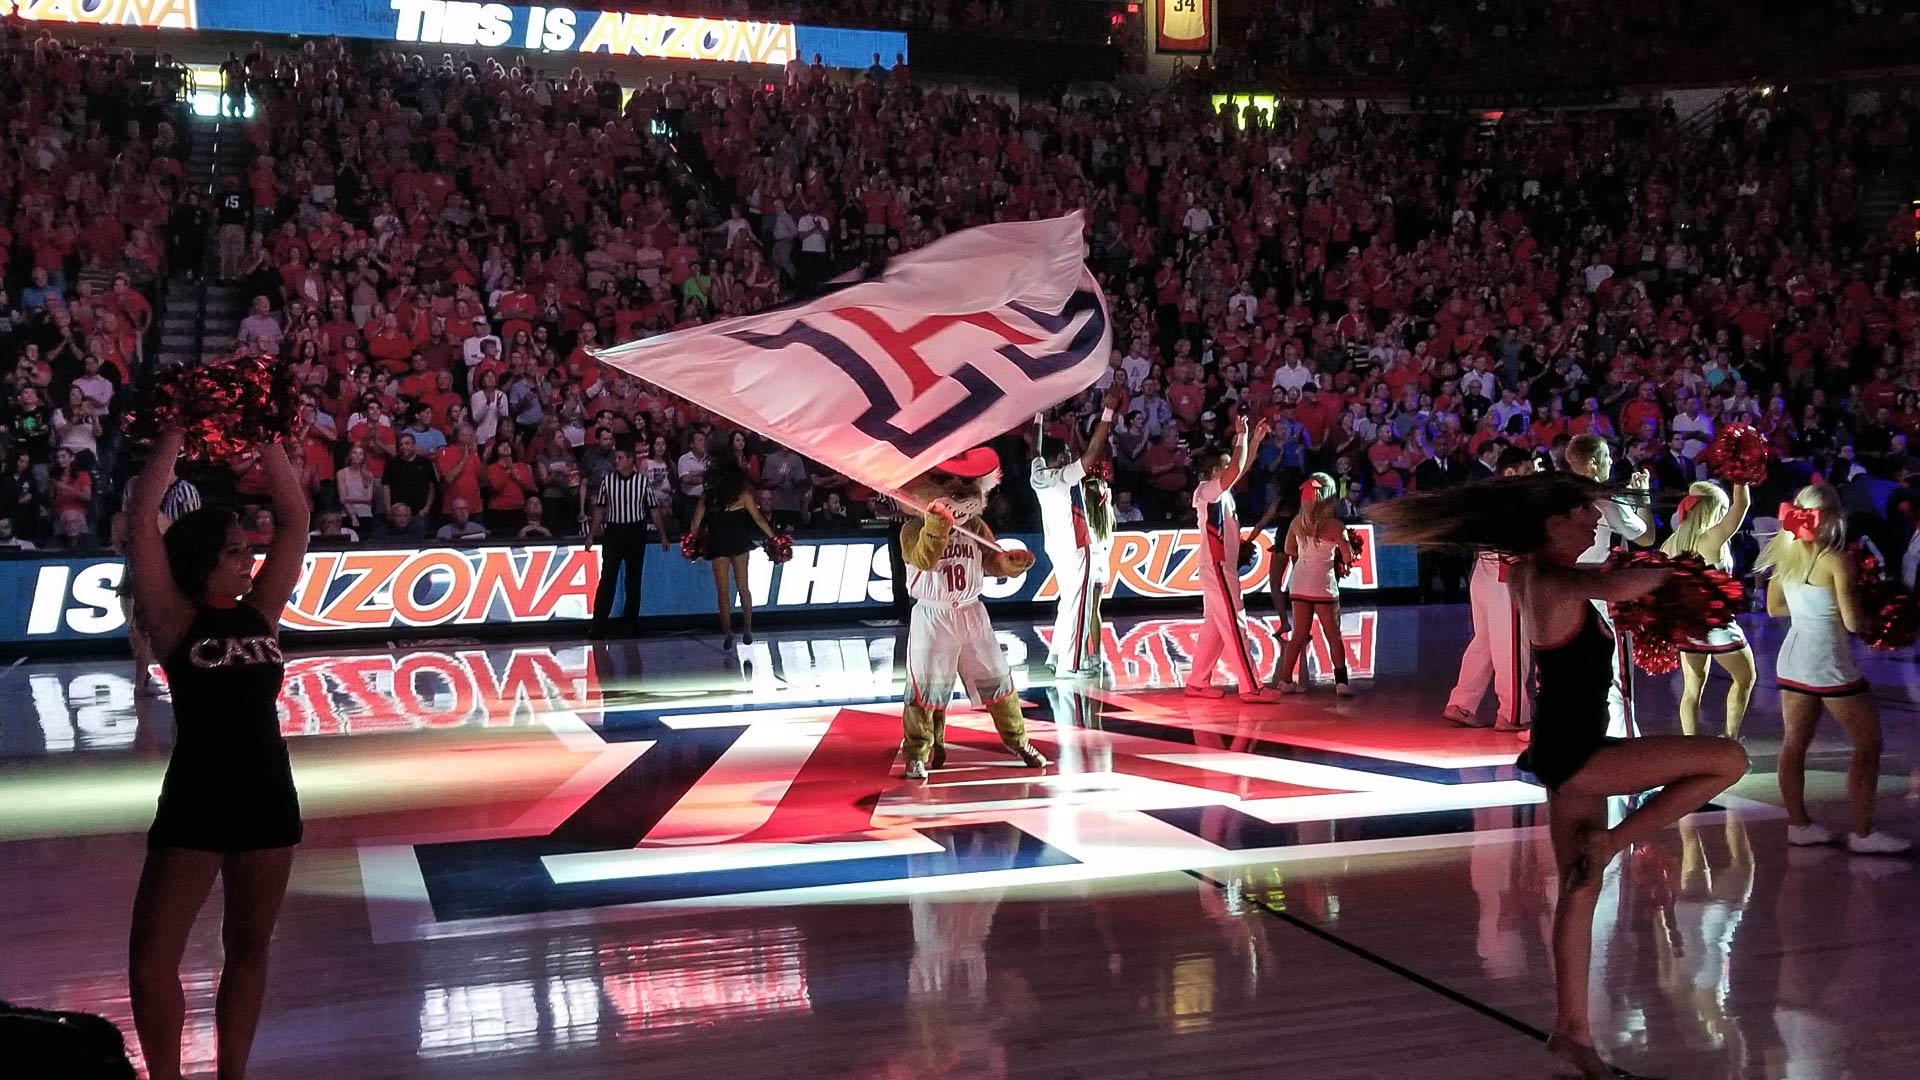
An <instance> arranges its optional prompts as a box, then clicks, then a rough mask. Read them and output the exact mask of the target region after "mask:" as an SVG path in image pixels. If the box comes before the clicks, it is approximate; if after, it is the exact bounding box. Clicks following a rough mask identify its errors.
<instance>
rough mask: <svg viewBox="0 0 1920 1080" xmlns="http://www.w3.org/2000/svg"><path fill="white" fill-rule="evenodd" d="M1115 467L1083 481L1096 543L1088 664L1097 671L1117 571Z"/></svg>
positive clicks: (1089, 577) (1090, 529) (1089, 529)
mask: <svg viewBox="0 0 1920 1080" xmlns="http://www.w3.org/2000/svg"><path fill="white" fill-rule="evenodd" d="M1109 475H1111V469H1110V468H1109V469H1108V470H1107V472H1106V473H1105V474H1103V475H1100V476H1089V477H1087V478H1086V479H1085V480H1082V481H1080V491H1081V493H1082V494H1083V495H1084V496H1085V497H1086V500H1087V532H1088V533H1090V534H1091V535H1092V537H1093V545H1092V546H1091V547H1089V548H1088V549H1087V551H1088V554H1089V556H1090V559H1089V561H1090V562H1091V563H1092V572H1091V573H1089V574H1088V575H1087V580H1088V581H1089V582H1091V583H1092V584H1091V585H1090V586H1089V587H1088V589H1087V634H1086V645H1085V648H1086V652H1087V664H1088V665H1090V666H1091V667H1092V669H1093V671H1094V672H1095V673H1096V674H1097V673H1098V672H1099V671H1100V663H1101V647H1100V643H1101V638H1102V636H1103V631H1102V629H1101V619H1100V598H1101V597H1103V596H1105V595H1106V593H1107V583H1108V579H1109V578H1110V577H1111V576H1112V572H1113V524H1114V522H1113V487H1112V485H1110V484H1108V483H1107V477H1108V476H1109Z"/></svg>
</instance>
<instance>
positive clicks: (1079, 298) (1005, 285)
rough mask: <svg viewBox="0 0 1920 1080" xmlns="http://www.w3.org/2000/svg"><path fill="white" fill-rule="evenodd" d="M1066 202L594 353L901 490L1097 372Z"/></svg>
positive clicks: (1095, 295) (1092, 307)
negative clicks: (799, 294)
mask: <svg viewBox="0 0 1920 1080" xmlns="http://www.w3.org/2000/svg"><path fill="white" fill-rule="evenodd" d="M1084 252H1085V245H1084V243H1083V242H1082V240H1081V218H1080V215H1078V214H1073V215H1069V216H1067V217H1061V218H1053V219H1051V220H1048V221H1028V222H1009V223H1003V224H995V225H982V226H980V227H978V228H974V229H967V230H965V231H963V232H958V233H955V234H953V235H952V236H949V237H946V238H944V239H942V240H939V241H937V242H936V243H933V244H931V245H929V246H927V247H926V248H924V249H922V250H920V251H917V252H914V253H912V254H909V255H904V256H901V257H900V258H897V259H895V260H893V261H892V262H890V263H889V264H888V266H887V269H886V271H885V273H883V274H882V275H881V276H880V277H879V278H877V279H875V280H872V281H865V282H861V283H860V284H857V285H850V286H848V287H846V288H843V289H840V290H838V291H836V292H832V293H829V294H827V295H825V296H821V297H817V298H815V299H813V300H809V301H805V302H802V303H798V304H792V305H789V306H786V307H783V308H779V309H776V310H774V311H768V312H763V313H761V314H758V315H749V316H745V317H743V318H738V319H731V320H728V321H726V322H723V323H715V324H713V325H710V326H702V327H695V328H693V329H689V330H681V331H678V332H675V333H671V334H663V335H661V336H659V337H654V338H647V339H645V340H642V341H636V342H633V343H630V344H627V345H620V346H617V347H615V348H611V349H607V350H604V351H602V352H600V353H599V354H598V357H599V359H600V360H601V361H603V362H605V363H608V364H611V365H613V366H614V367H616V368H619V369H620V370H622V371H625V372H627V373H629V374H632V375H636V376H638V377H640V378H642V379H645V380H647V381H648V382H651V383H654V384H655V385H657V386H661V387H664V388H665V389H667V390H670V391H672V392H673V393H676V394H679V395H681V396H682V397H685V398H687V399H688V400H690V401H692V402H694V403H696V404H698V405H700V406H701V407H702V408H705V409H708V410H710V411H712V412H714V413H717V414H719V415H721V416H724V417H726V418H727V419H729V420H732V421H733V422H735V423H738V424H742V425H744V426H746V427H748V428H750V429H751V430H754V431H758V432H760V433H761V434H763V435H766V436H768V437H769V438H772V439H773V440H775V441H776V442H781V443H785V444H786V445H788V446H791V447H793V448H794V449H796V450H798V451H800V452H801V453H803V454H806V455H808V456H809V457H812V458H814V459H815V460H818V461H820V462H822V463H824V464H826V465H827V466H829V467H831V468H834V469H837V470H839V471H840V472H843V473H845V474H846V475H848V476H850V477H852V478H853V479H855V480H857V481H859V482H860V483H862V484H865V485H867V486H869V487H872V488H875V489H877V490H881V491H898V490H899V489H900V488H901V487H902V486H903V485H905V484H906V483H907V482H908V481H909V480H912V479H913V478H914V477H916V476H919V475H920V474H921V473H923V472H925V471H926V470H927V469H928V468H930V467H931V466H933V465H934V464H936V463H938V462H940V461H943V460H945V459H946V458H949V457H951V456H953V455H954V454H957V453H959V452H960V451H962V450H965V449H967V448H968V447H971V446H976V445H979V444H980V443H983V442H985V441H987V440H988V439H991V438H994V437H995V436H997V435H1000V434H1001V433H1003V432H1005V431H1008V430H1010V429H1012V428H1014V427H1017V426H1019V425H1020V424H1021V423H1023V422H1025V421H1027V420H1028V419H1030V418H1031V417H1032V416H1033V414H1034V413H1035V412H1037V411H1040V410H1042V409H1046V408H1049V407H1051V406H1053V405H1056V404H1058V403H1060V402H1061V401H1064V400H1066V399H1067V398H1069V397H1072V396H1073V395H1074V394H1077V393H1079V392H1080V391H1082V390H1085V389H1086V388H1087V387H1089V386H1091V385H1093V382H1094V380H1095V379H1097V378H1099V376H1100V373H1101V372H1102V371H1104V370H1106V367H1107V356H1108V353H1109V351H1110V350H1111V348H1112V340H1113V335H1112V329H1111V327H1110V325H1109V322H1108V317H1107V302H1106V299H1105V297H1103V296H1101V295H1100V287H1099V285H1098V284H1096V283H1095V282H1094V280H1093V275H1092V274H1091V273H1090V272H1088V270H1087V268H1086V265H1085V262H1084Z"/></svg>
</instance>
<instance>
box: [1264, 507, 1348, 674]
mask: <svg viewBox="0 0 1920 1080" xmlns="http://www.w3.org/2000/svg"><path fill="white" fill-rule="evenodd" d="M1335 495H1336V490H1335V488H1334V483H1333V477H1331V476H1328V475H1327V474H1326V473H1314V474H1313V475H1312V476H1310V477H1308V478H1307V482H1306V483H1304V484H1301V485H1300V512H1299V513H1298V514H1296V515H1295V516H1294V519H1293V524H1292V525H1291V526H1289V527H1288V529H1287V539H1286V542H1285V545H1284V547H1283V549H1282V551H1283V554H1282V557H1283V558H1285V559H1286V560H1287V563H1288V564H1289V565H1290V566H1291V567H1292V569H1293V576H1292V577H1291V578H1290V579H1289V581H1288V584H1287V594H1288V597H1289V599H1290V600H1291V603H1292V607H1293V632H1292V633H1290V634H1288V635H1287V647H1286V649H1285V650H1284V651H1282V652H1281V654H1280V670H1279V671H1277V672H1275V673H1274V680H1275V681H1276V682H1277V683H1279V687H1280V691H1281V692H1282V693H1286V694H1298V693H1300V692H1302V691H1303V690H1305V689H1306V685H1305V684H1306V680H1305V677H1304V675H1302V676H1301V677H1299V678H1298V679H1296V678H1295V674H1294V672H1295V668H1296V665H1299V664H1300V663H1301V660H1302V658H1303V656H1304V655H1305V653H1306V650H1307V643H1308V642H1310V641H1311V640H1313V624H1314V621H1315V620H1318V621H1319V623H1320V630H1321V632H1322V633H1323V634H1325V635H1326V639H1327V650H1328V652H1329V653H1330V654H1331V655H1332V657H1333V689H1334V692H1335V693H1337V694H1339V695H1340V696H1341V697H1352V696H1353V687H1351V686H1349V685H1348V683H1347V647H1346V642H1345V641H1343V640H1342V639H1341V637H1340V577H1341V575H1342V574H1344V573H1345V572H1346V569H1347V567H1349V566H1351V565H1353V557H1354V556H1353V545H1352V543H1351V542H1349V541H1348V539H1347V529H1346V526H1345V525H1343V524H1342V523H1341V521H1340V519H1339V518H1338V517H1336V516H1335V515H1334V507H1335V502H1334V499H1335Z"/></svg>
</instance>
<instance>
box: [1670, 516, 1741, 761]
mask: <svg viewBox="0 0 1920 1080" xmlns="http://www.w3.org/2000/svg"><path fill="white" fill-rule="evenodd" d="M1750 501H1751V497H1750V495H1749V494H1748V491H1747V485H1745V484H1735V485H1733V494H1732V495H1731V496H1729V495H1728V494H1727V493H1726V492H1724V491H1722V490H1720V487H1719V485H1717V484H1715V483H1713V482H1712V481H1710V480H1701V481H1699V482H1697V483H1695V484H1693V485H1692V486H1690V487H1688V488H1687V497H1686V498H1684V499H1681V500H1680V505H1679V506H1678V507H1675V508H1674V511H1673V535H1672V536H1669V537H1667V542H1666V543H1664V544H1661V545H1660V550H1661V551H1664V552H1666V553H1667V554H1669V555H1686V554H1692V555H1698V556H1700V557H1701V558H1702V559H1705V560H1706V561H1707V564H1708V565H1710V566H1716V567H1719V568H1720V569H1722V570H1725V571H1727V572H1728V573H1732V572H1733V554H1732V552H1730V551H1728V550H1727V544H1728V542H1729V541H1731V540H1732V539H1733V534H1734V533H1736V532H1739V531H1740V525H1741V523H1743V522H1745V521H1746V520H1747V505H1748V503H1749V502H1750ZM1709 661H1718V662H1719V664H1720V666H1721V667H1723V668H1725V669H1726V672H1727V677H1728V678H1729V679H1731V680H1732V685H1731V686H1729V687H1728V688H1727V738H1729V739H1738V738H1739V737H1740V723H1741V721H1743V720H1745V719H1746V716H1747V703H1748V702H1749V701H1750V700H1752V698H1753V677H1754V676H1753V649H1752V648H1751V647H1749V646H1748V645H1747V635H1746V634H1745V633H1744V632H1742V631H1741V629H1740V624H1739V623H1737V622H1732V623H1728V624H1727V625H1726V626H1724V627H1720V628H1718V629H1715V630H1709V631H1708V632H1707V636H1706V637H1705V638H1704V639H1701V640H1698V641H1682V642H1680V675H1681V684H1680V733H1681V734H1682V735H1692V734H1694V733H1695V732H1696V731H1698V730H1699V728H1700V698H1701V696H1702V695H1703V694H1704V693H1705V692H1706V689H1707V670H1708V663H1709Z"/></svg>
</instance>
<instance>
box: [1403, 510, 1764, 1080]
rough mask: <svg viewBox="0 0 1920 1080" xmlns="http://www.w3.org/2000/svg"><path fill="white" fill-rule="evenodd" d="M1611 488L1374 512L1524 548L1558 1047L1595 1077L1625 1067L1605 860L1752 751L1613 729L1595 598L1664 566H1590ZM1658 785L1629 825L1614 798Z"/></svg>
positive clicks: (1454, 536)
mask: <svg viewBox="0 0 1920 1080" xmlns="http://www.w3.org/2000/svg"><path fill="white" fill-rule="evenodd" d="M1609 497H1610V495H1609V493H1608V491H1607V489H1606V488H1603V487H1601V486H1600V485H1598V484H1595V483H1593V482H1592V481H1589V480H1586V479H1584V478H1581V477H1577V476H1573V475H1570V474H1567V473H1548V474H1543V475H1538V476H1516V477H1505V478H1501V479H1498V480H1490V481H1487V482H1485V483H1479V484H1467V485H1464V486H1462V487H1458V488H1451V489H1449V490H1446V491H1441V492H1434V493H1431V494H1424V495H1411V496H1406V497H1404V498H1399V499H1394V500H1392V501H1391V502H1385V503H1380V504H1378V505H1376V506H1374V507H1371V508H1369V510H1368V515H1369V516H1370V517H1372V518H1373V519H1374V520H1375V521H1376V522H1378V523H1379V524H1381V525H1383V526H1384V527H1385V532H1386V534H1387V535H1386V537H1385V538H1384V539H1385V542H1388V543H1412V544H1423V545H1430V546H1435V547H1450V548H1455V549H1459V548H1467V549H1475V550H1479V551H1491V552H1498V553H1501V554H1505V555H1512V556H1518V557H1519V562H1518V563H1517V564H1516V565H1515V567H1514V573H1513V575H1512V576H1511V578H1510V582H1511V585H1512V588H1513V595H1514V600H1515V602H1516V603H1517V604H1518V605H1519V606H1520V613H1521V631H1522V633H1525V634H1526V635H1527V636H1528V639H1529V640H1530V641H1532V642H1533V663H1534V672H1535V679H1536V689H1535V691H1534V705H1533V739H1532V742H1531V744H1530V745H1529V746H1528V749H1527V752H1526V753H1525V754H1522V755H1521V757H1520V762H1519V764H1520V765H1521V767H1522V768H1526V769H1529V770H1531V771H1532V772H1533V774H1534V775H1535V776H1536V777H1538V778H1539V780H1540V782H1541V783H1542V784H1543V785H1545V786H1546V788H1547V812H1548V815H1549V818H1550V820H1551V824H1552V828H1551V832H1552V837H1553V852H1554V858H1555V861H1556V862H1557V863H1558V864H1559V867H1560V897H1559V902H1558V903H1557V904H1556V905H1555V906H1554V913H1553V961H1554V989H1555V998H1556V1006H1557V1013H1558V1015H1557V1018H1556V1020H1555V1022H1554V1027H1553V1036H1552V1038H1550V1039H1549V1040H1548V1042H1547V1049H1548V1050H1549V1051H1550V1052H1551V1053H1552V1054H1553V1055H1554V1057H1556V1058H1557V1059H1559V1061H1560V1062H1561V1063H1562V1064H1564V1065H1570V1066H1572V1067H1574V1068H1575V1069H1578V1070H1579V1073H1580V1075H1581V1076H1583V1077H1586V1078H1589V1080H1610V1078H1611V1077H1613V1076H1614V1075H1615V1074H1614V1073H1613V1071H1612V1070H1611V1069H1610V1068H1609V1067H1608V1066H1607V1064H1606V1063H1605V1062H1604V1061H1602V1060H1601V1058H1600V1055H1599V1053H1598V1052H1597V1051H1596V1050H1595V1049H1594V1046H1593V1034H1592V1031H1591V1028H1590V1027H1589V1023H1588V1015H1587V1014H1588V1003H1587V981H1588V978H1589V969H1590V967H1591V963H1592V958H1593V910H1594V907H1595V905H1596V904H1597V903H1598V902H1599V898H1600V879H1601V875H1602V873H1603V872H1604V871H1605V870H1606V867H1607V864H1608V863H1609V862H1611V861H1612V860H1613V857H1614V856H1615V855H1617V854H1619V853H1620V852H1621V851H1623V850H1625V849H1626V848H1627V847H1629V846H1631V845H1633V844H1636V843H1640V842H1643V841H1646V840H1650V839H1652V838H1653V837H1654V836H1656V835H1657V834H1659V833H1660V832H1661V831H1662V830H1664V829H1665V828H1666V827H1667V826H1669V825H1671V824H1673V823H1674V822H1676V821H1678V820H1679V819H1680V818H1682V817H1684V816H1685V815H1687V814H1690V813H1692V812H1693V811H1695V810H1698V809H1699V808H1700V807H1702V806H1704V805H1706V803H1707V801H1708V800H1710V799H1712V798H1713V797H1714V796H1715V795H1718V794H1719V793H1720V792H1722V791H1724V790H1726V789H1727V787H1729V786H1730V785H1732V784H1733V783H1734V782H1735V781H1736V780H1738V779H1740V777H1741V776H1742V775H1744V774H1745V772H1746V769H1747V755H1746V751H1744V750H1742V749H1741V748H1740V746H1739V744H1738V743H1735V742H1733V741H1731V740H1728V739H1709V738H1702V737H1699V736H1689V735H1670V736H1656V737H1649V738H1640V739H1627V740H1614V739H1609V738H1608V737H1607V734H1606V732H1607V717H1608V713H1607V693H1608V690H1609V688H1610V687H1611V686H1612V685H1613V638H1612V635H1611V634H1609V633H1608V631H1607V629H1606V627H1605V625H1604V624H1603V623H1602V622H1601V620H1600V618H1599V615H1598V613H1597V612H1596V611H1595V609H1594V605H1593V601H1595V600H1604V601H1612V602H1618V601H1623V600H1630V599H1633V598H1636V597H1639V596H1644V595H1646V594H1647V593H1648V592H1651V591H1652V590H1653V589H1655V588H1657V587H1658V586H1659V585H1660V583H1661V582H1662V581H1664V580H1665V579H1666V576H1667V571H1665V570H1648V569H1606V568H1603V567H1598V566H1580V565H1578V564H1579V560H1580V556H1581V554H1582V553H1583V552H1584V551H1585V550H1586V549H1587V547H1588V546H1589V545H1590V544H1592V543H1593V530H1594V526H1595V525H1597V524H1598V523H1599V520H1600V511H1599V510H1598V509H1597V508H1596V506H1595V503H1596V502H1597V501H1598V500H1600V499H1605V498H1609ZM1654 788H1659V789H1660V790H1659V793H1658V794H1655V795H1653V796H1652V797H1651V798H1648V799H1647V800H1646V801H1645V802H1643V803H1641V805H1640V806H1639V808H1638V809H1636V810H1634V811H1633V812H1631V813H1629V814H1628V815H1627V816H1626V817H1625V818H1623V819H1622V820H1621V821H1620V823H1619V824H1618V825H1615V826H1613V827H1612V828H1608V827H1607V800H1608V798H1609V797H1610V796H1614V795H1637V794H1640V793H1641V792H1645V791H1651V790H1653V789H1654Z"/></svg>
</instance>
